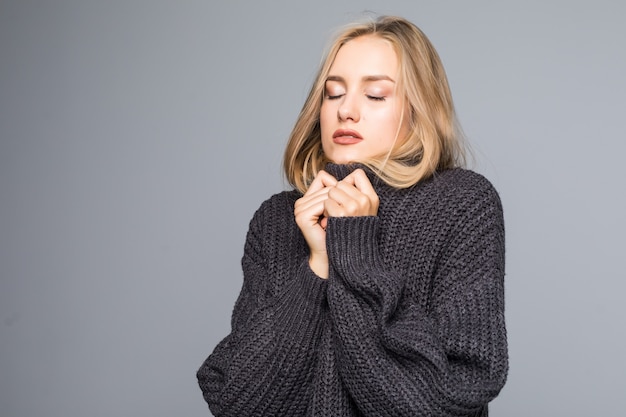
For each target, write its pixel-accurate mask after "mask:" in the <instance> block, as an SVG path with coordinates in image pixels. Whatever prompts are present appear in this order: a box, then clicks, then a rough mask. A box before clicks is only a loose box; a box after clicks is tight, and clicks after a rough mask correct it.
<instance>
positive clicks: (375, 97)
mask: <svg viewBox="0 0 626 417" xmlns="http://www.w3.org/2000/svg"><path fill="white" fill-rule="evenodd" d="M366 96H367V98H368V99H370V100H373V101H385V98H386V97H385V96H370V95H366Z"/></svg>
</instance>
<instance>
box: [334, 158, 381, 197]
mask: <svg viewBox="0 0 626 417" xmlns="http://www.w3.org/2000/svg"><path fill="white" fill-rule="evenodd" d="M359 168H361V169H362V170H363V171H365V175H367V178H368V179H369V180H370V182H371V183H372V186H373V187H374V189H375V190H376V192H377V193H380V192H381V191H383V190H384V191H391V190H393V188H392V187H391V186H389V185H388V184H387V183H386V182H385V181H383V180H382V179H381V178H380V177H379V176H378V175H376V173H374V171H372V170H371V169H370V168H368V167H367V166H365V165H363V164H360V163H354V164H335V163H333V162H329V163H327V164H326V166H325V167H324V171H326V172H328V173H329V174H330V175H332V176H333V177H335V178H336V179H337V180H339V181H341V180H343V179H344V178H345V177H347V176H348V175H350V174H351V173H352V172H353V171H355V170H357V169H359Z"/></svg>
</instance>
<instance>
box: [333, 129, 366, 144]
mask: <svg viewBox="0 0 626 417" xmlns="http://www.w3.org/2000/svg"><path fill="white" fill-rule="evenodd" d="M362 140H363V137H362V136H361V135H360V134H359V132H357V131H355V130H350V129H337V130H336V131H335V133H333V142H334V143H336V144H338V145H353V144H355V143H359V142H360V141H362Z"/></svg>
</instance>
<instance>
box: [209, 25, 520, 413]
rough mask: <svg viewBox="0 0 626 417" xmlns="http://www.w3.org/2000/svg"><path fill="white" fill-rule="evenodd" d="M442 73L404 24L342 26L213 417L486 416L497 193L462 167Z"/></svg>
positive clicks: (215, 373)
mask: <svg viewBox="0 0 626 417" xmlns="http://www.w3.org/2000/svg"><path fill="white" fill-rule="evenodd" d="M455 126H456V123H455V117H454V109H453V104H452V99H451V95H450V91H449V88H448V83H447V81H446V76H445V72H444V70H443V67H442V64H441V61H440V59H439V57H438V56H437V53H436V51H435V50H434V49H433V47H432V45H431V44H430V42H429V41H428V39H427V38H426V37H425V36H424V34H423V33H422V32H421V31H420V30H419V29H418V28H417V27H415V26H414V25H413V24H412V23H410V22H408V21H406V20H404V19H401V18H396V17H382V18H380V19H378V20H377V21H375V22H370V23H365V24H358V25H355V26H352V27H350V28H348V29H346V30H345V31H344V32H343V33H342V34H341V35H340V36H339V37H338V38H337V40H336V41H335V43H334V44H333V46H332V48H331V49H330V52H329V54H328V56H327V58H326V60H325V62H324V63H323V65H322V67H321V68H320V71H319V73H318V76H317V79H316V80H315V82H314V84H313V87H312V89H311V92H310V94H309V96H308V98H307V100H306V103H305V105H304V107H303V109H302V112H301V113H300V115H299V118H298V120H297V122H296V125H295V127H294V129H293V132H292V134H291V137H290V139H289V143H288V145H287V149H286V152H285V159H284V161H285V163H284V165H285V172H286V176H287V178H288V180H289V182H290V183H291V184H292V185H293V187H294V188H295V190H294V191H288V192H283V193H280V194H277V195H274V196H273V197H271V198H270V199H269V200H267V201H265V202H264V203H263V204H262V205H261V207H260V208H259V209H258V211H257V212H256V213H255V215H254V218H253V219H252V221H251V223H250V229H249V232H248V235H247V240H246V244H245V250H244V256H243V259H242V266H243V270H244V283H243V288H242V291H241V294H240V296H239V298H238V300H237V302H236V304H235V309H234V312H233V316H232V332H231V333H230V335H228V336H227V337H226V338H225V339H224V340H223V341H222V342H221V343H219V345H218V346H217V347H216V348H215V350H214V352H213V353H212V354H211V355H210V356H209V357H208V359H207V360H206V361H205V362H204V364H203V365H202V367H201V368H200V370H199V371H198V380H199V383H200V387H201V389H202V391H203V394H204V398H205V399H206V401H207V402H208V403H209V407H210V409H211V411H212V412H213V413H214V414H215V415H216V416H304V415H307V416H452V415H454V416H483V415H487V404H488V402H489V401H490V400H491V399H493V398H494V397H495V396H496V395H497V394H498V392H499V391H500V389H501V388H502V386H503V385H504V382H505V380H506V373H507V368H508V362H507V345H506V332H505V323H504V289H503V278H504V228H503V217H502V208H501V204H500V200H499V197H498V194H497V193H496V191H495V190H494V189H493V187H492V186H491V184H490V183H489V182H488V181H487V180H486V179H484V178H483V177H482V176H480V175H478V174H476V173H473V172H471V171H468V170H464V169H461V168H459V166H460V165H461V163H462V161H463V152H462V146H461V143H460V139H459V135H458V134H457V130H456V129H455Z"/></svg>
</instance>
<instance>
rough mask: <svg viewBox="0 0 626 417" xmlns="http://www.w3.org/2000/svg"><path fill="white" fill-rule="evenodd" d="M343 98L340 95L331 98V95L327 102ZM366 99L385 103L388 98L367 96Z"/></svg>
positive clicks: (327, 96) (327, 97) (328, 96)
mask: <svg viewBox="0 0 626 417" xmlns="http://www.w3.org/2000/svg"><path fill="white" fill-rule="evenodd" d="M341 96H343V94H339V95H337V96H331V95H326V99H327V100H337V99H338V98H341ZM365 97H367V98H368V99H370V100H373V101H385V99H386V97H384V96H382V97H378V96H370V95H367V94H366V95H365Z"/></svg>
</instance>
